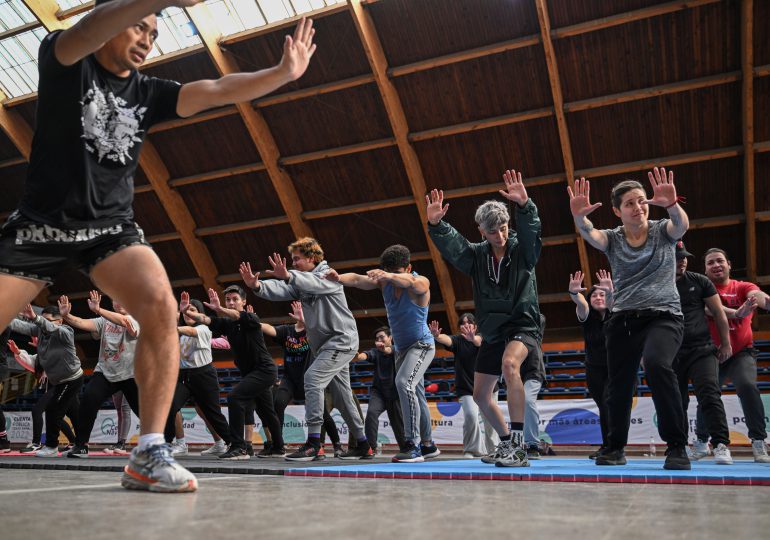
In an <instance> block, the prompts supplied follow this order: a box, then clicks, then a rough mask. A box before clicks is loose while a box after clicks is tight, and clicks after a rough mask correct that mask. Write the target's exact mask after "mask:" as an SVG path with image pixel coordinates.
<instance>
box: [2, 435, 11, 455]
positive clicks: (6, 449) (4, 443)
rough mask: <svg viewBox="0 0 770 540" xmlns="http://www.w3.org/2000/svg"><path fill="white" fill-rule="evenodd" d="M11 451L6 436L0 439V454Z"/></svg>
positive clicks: (9, 442)
mask: <svg viewBox="0 0 770 540" xmlns="http://www.w3.org/2000/svg"><path fill="white" fill-rule="evenodd" d="M10 451H11V441H9V440H8V438H7V437H3V438H2V439H0V454H7V453H8V452H10Z"/></svg>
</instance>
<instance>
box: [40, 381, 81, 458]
mask: <svg viewBox="0 0 770 540" xmlns="http://www.w3.org/2000/svg"><path fill="white" fill-rule="evenodd" d="M81 388H83V376H82V375H81V376H80V377H78V378H77V379H75V380H74V381H68V382H63V383H60V384H57V385H56V386H54V387H53V395H52V396H51V399H50V401H49V402H48V405H46V408H45V445H46V446H48V447H50V448H56V447H57V446H59V425H60V424H61V423H62V422H64V416H65V415H66V414H67V411H69V410H70V409H72V408H75V409H77V407H73V405H76V404H77V400H78V394H79V393H80V389H81ZM70 420H72V421H73V423H74V424H75V429H78V425H79V424H78V420H77V418H72V417H70Z"/></svg>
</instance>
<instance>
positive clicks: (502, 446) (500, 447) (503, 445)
mask: <svg viewBox="0 0 770 540" xmlns="http://www.w3.org/2000/svg"><path fill="white" fill-rule="evenodd" d="M511 448H512V445H511V439H503V440H501V441H500V442H499V443H498V444H497V448H495V451H494V452H492V453H491V454H487V455H486V456H482V458H481V461H482V462H483V463H487V464H489V465H492V464H494V463H496V462H497V460H498V459H500V456H502V455H503V454H507V453H509V452H510V451H511Z"/></svg>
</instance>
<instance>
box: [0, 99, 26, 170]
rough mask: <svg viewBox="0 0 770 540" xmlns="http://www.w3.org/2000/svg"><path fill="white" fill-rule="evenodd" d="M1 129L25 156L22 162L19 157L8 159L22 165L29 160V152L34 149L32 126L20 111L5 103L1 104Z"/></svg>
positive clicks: (12, 162)
mask: <svg viewBox="0 0 770 540" xmlns="http://www.w3.org/2000/svg"><path fill="white" fill-rule="evenodd" d="M3 98H5V95H4V94H3V93H2V92H0V101H2V99H3ZM0 129H1V130H2V131H3V133H5V134H6V135H7V136H8V138H9V139H11V142H12V143H13V145H14V146H15V147H16V149H17V150H18V151H19V153H20V154H21V155H22V157H23V158H24V159H23V161H21V162H19V160H18V158H13V159H12V160H6V161H7V162H8V163H10V164H13V165H20V164H21V163H24V162H27V161H29V154H30V152H31V151H32V128H31V127H30V126H29V124H27V121H26V120H24V118H22V116H21V115H20V114H19V111H14V110H13V109H9V108H8V107H6V106H5V105H0ZM9 166H10V165H9Z"/></svg>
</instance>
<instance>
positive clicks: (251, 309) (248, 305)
mask: <svg viewBox="0 0 770 540" xmlns="http://www.w3.org/2000/svg"><path fill="white" fill-rule="evenodd" d="M246 313H254V306H252V305H251V304H246Z"/></svg>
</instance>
